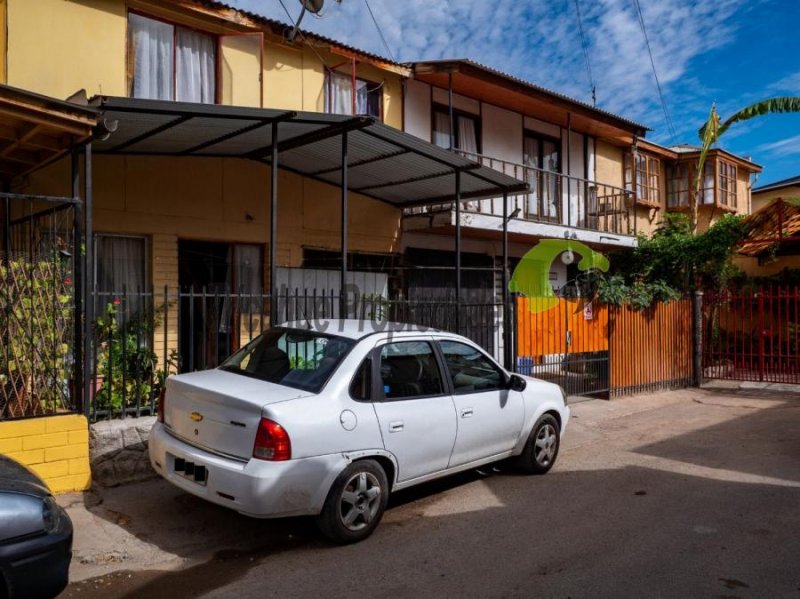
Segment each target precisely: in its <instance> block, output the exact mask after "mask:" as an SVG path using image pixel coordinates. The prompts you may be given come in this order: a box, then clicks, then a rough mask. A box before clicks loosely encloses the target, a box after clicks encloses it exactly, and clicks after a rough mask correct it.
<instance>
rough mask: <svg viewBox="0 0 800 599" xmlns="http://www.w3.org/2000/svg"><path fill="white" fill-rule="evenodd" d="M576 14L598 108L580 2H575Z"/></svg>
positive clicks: (594, 99) (594, 104) (593, 96)
mask: <svg viewBox="0 0 800 599" xmlns="http://www.w3.org/2000/svg"><path fill="white" fill-rule="evenodd" d="M575 12H576V13H577V14H578V31H580V34H581V46H582V47H583V60H584V62H585V63H586V73H587V75H589V85H591V86H592V106H597V87H596V86H595V84H594V77H593V76H592V63H591V62H590V61H589V44H588V42H587V41H586V34H585V33H584V31H583V19H582V18H581V7H580V5H579V4H578V0H575Z"/></svg>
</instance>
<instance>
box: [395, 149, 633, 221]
mask: <svg viewBox="0 0 800 599" xmlns="http://www.w3.org/2000/svg"><path fill="white" fill-rule="evenodd" d="M456 151H457V152H458V153H459V154H461V155H462V156H464V157H466V158H469V159H470V160H474V161H475V162H478V163H479V164H481V165H483V166H488V167H490V168H493V169H495V170H497V171H500V172H502V173H504V174H506V175H510V176H512V177H515V178H516V179H520V180H522V181H526V182H527V183H528V184H529V185H530V191H528V192H522V193H516V194H513V195H509V197H508V202H509V205H508V214H509V215H510V214H513V213H514V211H516V210H518V212H517V216H516V217H515V218H518V219H521V220H527V221H532V222H538V223H548V224H554V225H562V226H567V227H573V228H578V229H589V230H592V231H600V232H603V233H611V234H615V235H635V234H636V218H635V216H634V211H633V205H634V195H633V192H632V191H628V190H625V189H623V188H622V187H617V186H615V185H608V184H606V183H601V182H599V181H590V180H589V179H583V178H581V177H573V176H571V175H564V174H561V173H554V172H551V171H547V170H543V169H540V168H536V167H532V166H526V165H524V164H519V163H515V162H509V161H506V160H500V159H498V158H492V157H491V156H484V155H482V154H474V153H472V152H464V151H462V150H456ZM450 209H452V203H446V204H437V205H433V206H426V207H423V208H410V209H407V210H406V212H405V214H406V216H412V215H416V214H430V213H433V212H441V211H446V210H450ZM461 209H462V210H464V211H465V212H471V213H477V214H487V215H493V216H500V217H502V215H503V198H502V197H498V198H492V199H489V200H468V201H464V202H462V203H461Z"/></svg>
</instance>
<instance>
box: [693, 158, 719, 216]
mask: <svg viewBox="0 0 800 599" xmlns="http://www.w3.org/2000/svg"><path fill="white" fill-rule="evenodd" d="M694 172H697V168H696V167H695V169H694ZM692 176H693V177H694V175H692ZM692 185H695V181H694V180H692ZM697 203H698V205H700V204H704V205H711V204H713V203H714V161H713V160H706V163H705V165H703V178H702V180H701V182H700V197H699V198H698V201H697Z"/></svg>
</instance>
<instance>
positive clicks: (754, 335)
mask: <svg viewBox="0 0 800 599" xmlns="http://www.w3.org/2000/svg"><path fill="white" fill-rule="evenodd" d="M799 303H800V287H789V286H771V287H762V288H757V289H748V290H741V291H724V292H716V291H708V292H706V293H705V294H704V296H703V376H704V378H706V379H723V380H725V379H727V380H737V381H758V382H764V383H783V384H800V314H798V311H799V309H798V304H799Z"/></svg>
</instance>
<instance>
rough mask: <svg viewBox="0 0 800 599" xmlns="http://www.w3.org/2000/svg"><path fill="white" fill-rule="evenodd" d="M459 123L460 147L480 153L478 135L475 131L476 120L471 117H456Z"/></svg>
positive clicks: (466, 150) (460, 148)
mask: <svg viewBox="0 0 800 599" xmlns="http://www.w3.org/2000/svg"><path fill="white" fill-rule="evenodd" d="M456 121H457V123H458V149H459V150H462V151H464V152H470V153H472V154H477V153H478V137H477V135H476V133H475V121H474V120H473V119H471V118H469V117H465V116H459V117H456Z"/></svg>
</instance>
